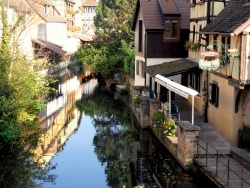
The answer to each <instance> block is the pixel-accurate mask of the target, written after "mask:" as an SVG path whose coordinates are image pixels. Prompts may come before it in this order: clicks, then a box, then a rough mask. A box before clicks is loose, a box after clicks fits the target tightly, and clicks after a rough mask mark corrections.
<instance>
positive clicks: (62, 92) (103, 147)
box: [0, 73, 215, 188]
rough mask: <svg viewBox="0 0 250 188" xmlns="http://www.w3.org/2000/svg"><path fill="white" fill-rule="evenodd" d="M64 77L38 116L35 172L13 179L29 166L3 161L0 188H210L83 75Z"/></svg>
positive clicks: (30, 170) (97, 83)
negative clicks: (39, 126) (5, 172)
mask: <svg viewBox="0 0 250 188" xmlns="http://www.w3.org/2000/svg"><path fill="white" fill-rule="evenodd" d="M63 75H64V76H62V77H60V79H59V80H58V82H57V83H55V85H54V87H55V88H56V89H57V92H56V93H52V94H51V95H50V99H49V103H48V105H47V107H46V108H45V109H44V111H42V112H41V120H40V122H41V127H42V128H43V129H45V130H46V132H45V133H44V134H43V135H42V137H41V139H40V142H39V145H38V147H37V148H35V149H34V150H33V153H34V156H33V158H32V161H35V162H39V164H40V165H39V167H37V166H35V164H33V163H32V162H30V163H29V165H28V168H29V167H30V168H31V167H32V168H31V169H29V170H28V172H27V173H26V174H25V172H26V171H25V172H24V171H23V174H25V175H23V176H20V177H19V176H14V175H13V172H14V171H16V172H22V169H24V165H22V164H20V163H27V161H30V160H27V159H24V160H22V161H20V163H18V164H19V165H16V163H13V164H15V165H13V166H12V165H11V164H12V163H11V161H10V162H8V160H7V159H6V161H7V162H6V161H5V163H1V165H3V164H6V165H9V166H10V167H8V168H13V169H15V170H13V169H12V170H10V172H12V174H10V175H9V176H10V177H8V175H6V174H5V176H4V177H5V178H1V177H3V176H1V173H2V172H0V185H5V186H3V188H5V187H8V188H11V187H13V188H17V187H22V188H23V187H24V188H25V187H27V188H31V187H41V188H106V187H110V188H135V187H136V188H138V187H139V186H141V187H145V188H146V187H149V188H151V187H152V188H154V187H155V188H158V187H159V188H161V187H162V188H213V187H215V186H214V185H213V184H212V183H211V182H209V180H207V179H206V178H205V177H204V176H203V175H201V174H199V173H195V174H194V173H193V172H184V171H183V169H182V168H181V167H180V166H179V165H178V163H177V162H176V161H175V160H174V158H172V157H171V155H170V154H169V153H168V151H167V150H166V149H165V148H164V147H163V146H162V144H161V143H160V142H158V140H157V139H156V138H155V137H154V136H153V135H152V134H151V131H150V130H142V129H141V128H140V126H139V125H138V123H137V122H136V120H135V118H134V117H133V114H132V113H131V111H130V109H129V108H128V107H127V106H126V105H125V104H124V103H123V102H122V101H121V100H120V99H115V98H114V95H113V94H112V93H110V92H108V91H107V90H106V89H105V88H102V87H101V86H100V85H99V82H98V80H97V79H96V78H94V77H91V76H89V75H86V73H83V74H71V73H63ZM10 160H12V161H13V159H10ZM30 164H32V165H33V166H35V167H33V166H32V165H30ZM19 168H20V169H19ZM26 168H27V165H25V169H26ZM2 169H5V168H0V170H2ZM5 170H6V169H5ZM13 179H14V180H13ZM26 179H28V180H29V181H27V180H26ZM1 181H3V182H4V181H8V182H5V183H3V182H1ZM12 183H13V185H12ZM14 183H15V184H14Z"/></svg>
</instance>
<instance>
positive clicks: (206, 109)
mask: <svg viewBox="0 0 250 188" xmlns="http://www.w3.org/2000/svg"><path fill="white" fill-rule="evenodd" d="M210 12H211V0H207V24H208V23H210V22H211V17H210ZM206 40H207V42H206V43H207V44H208V40H209V39H208V36H207V39H206ZM208 81H209V80H208V70H206V101H205V112H204V122H205V123H207V122H208V118H207V114H208V94H209V93H208V86H209V83H208Z"/></svg>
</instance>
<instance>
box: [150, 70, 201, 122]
mask: <svg viewBox="0 0 250 188" xmlns="http://www.w3.org/2000/svg"><path fill="white" fill-rule="evenodd" d="M155 81H156V82H157V83H159V84H161V85H162V86H165V87H166V88H167V89H168V90H169V92H170V91H172V92H175V93H176V94H178V95H180V96H182V97H184V98H186V99H187V98H188V96H189V95H190V96H191V97H192V124H194V96H196V95H198V94H199V93H198V92H197V91H195V90H193V89H190V88H188V87H186V86H183V85H181V84H179V83H176V82H173V81H171V80H170V79H168V78H166V77H164V76H162V75H160V74H157V75H156V76H155ZM169 97H170V99H169V109H170V114H171V94H169Z"/></svg>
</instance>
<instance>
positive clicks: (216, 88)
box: [214, 85, 219, 107]
mask: <svg viewBox="0 0 250 188" xmlns="http://www.w3.org/2000/svg"><path fill="white" fill-rule="evenodd" d="M215 86H216V87H215V101H214V105H215V106H216V107H218V106H219V87H218V86H217V85H215Z"/></svg>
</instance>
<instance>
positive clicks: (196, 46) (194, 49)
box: [191, 43, 200, 52]
mask: <svg viewBox="0 0 250 188" xmlns="http://www.w3.org/2000/svg"><path fill="white" fill-rule="evenodd" d="M199 48H200V44H199V43H193V44H192V46H191V51H193V52H196V51H198V49H199Z"/></svg>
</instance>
